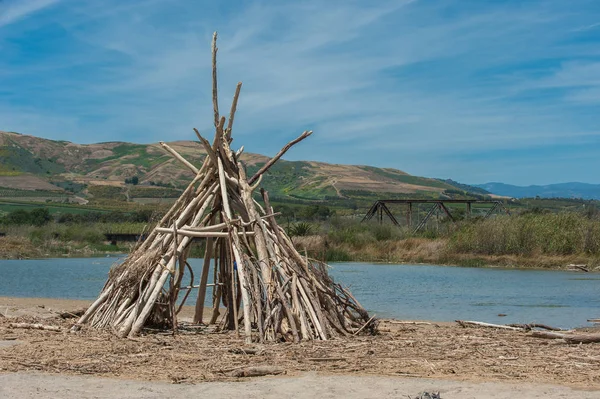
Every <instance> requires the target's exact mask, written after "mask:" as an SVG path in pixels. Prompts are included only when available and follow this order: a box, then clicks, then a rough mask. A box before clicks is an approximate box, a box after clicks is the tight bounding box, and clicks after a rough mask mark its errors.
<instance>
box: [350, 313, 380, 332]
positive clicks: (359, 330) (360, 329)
mask: <svg viewBox="0 0 600 399" xmlns="http://www.w3.org/2000/svg"><path fill="white" fill-rule="evenodd" d="M375 316H376V315H373V317H371V318H370V319H369V320H368V321H367V322H366V323H365V324H364V325H363V326H362V327H361V328H359V329H358V330H357V331H356V332H355V333H354V335H358V333H360V332H361V331H362V330H364V329H365V327H366V326H368V325H369V324H371V322H372V321H373V319H375Z"/></svg>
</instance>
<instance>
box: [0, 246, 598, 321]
mask: <svg viewBox="0 0 600 399" xmlns="http://www.w3.org/2000/svg"><path fill="white" fill-rule="evenodd" d="M122 260H123V258H122V257H121V258H115V257H110V258H82V259H38V260H2V261H0V296H15V297H43V298H65V299H88V300H92V299H95V298H96V297H97V295H98V293H99V291H100V289H101V288H102V286H103V285H104V282H105V280H106V277H107V272H108V270H109V268H110V267H111V266H112V265H113V264H115V262H119V261H122ZM190 261H191V262H190V263H191V265H192V267H193V269H195V274H196V276H199V274H200V273H199V269H200V263H201V260H199V259H191V260H190ZM330 273H331V275H332V276H333V277H334V278H335V280H336V281H337V282H340V283H342V285H344V286H348V287H349V288H350V290H351V291H352V293H353V295H354V296H355V297H356V298H357V299H358V300H359V301H360V302H361V304H362V305H363V306H364V307H365V308H367V309H368V310H369V311H370V312H372V313H374V314H377V316H379V317H393V318H399V319H410V320H434V321H452V320H456V319H463V320H478V321H485V322H490V323H501V324H505V323H532V322H537V323H545V324H549V325H553V326H557V327H562V328H571V327H577V326H586V325H589V323H587V322H586V320H587V319H591V318H598V317H600V274H598V273H577V272H563V271H547V270H522V269H497V268H493V269H492V268H489V269H486V268H460V267H448V266H432V265H389V264H369V263H351V262H345V263H335V264H333V265H332V268H331V271H330ZM184 283H185V284H187V282H185V281H184ZM208 294H209V295H208V296H210V290H209V292H208ZM191 296H192V297H193V295H191ZM188 304H193V301H191V302H188ZM499 314H504V315H506V316H499Z"/></svg>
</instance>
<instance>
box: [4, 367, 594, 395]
mask: <svg viewBox="0 0 600 399" xmlns="http://www.w3.org/2000/svg"><path fill="white" fill-rule="evenodd" d="M423 391H426V392H438V391H439V392H440V396H441V397H442V399H470V398H477V399H482V398H492V399H509V398H510V399H514V398H523V399H525V398H527V399H531V398H544V399H558V398H570V399H572V398H577V399H592V398H600V393H599V392H591V391H581V390H574V389H571V388H566V387H562V386H556V385H555V386H553V385H540V384H522V383H518V384H514V383H498V382H483V383H472V382H459V381H448V380H438V379H424V378H412V379H411V378H401V377H372V376H352V375H335V376H334V375H320V374H317V373H304V374H302V375H300V376H297V377H293V378H289V377H281V378H280V377H263V378H256V379H251V380H246V381H241V382H204V383H200V384H179V385H173V384H169V383H165V382H141V381H123V380H114V379H109V378H98V377H78V376H64V375H50V374H40V373H10V374H0V397H2V398H36V399H54V398H63V399H71V398H72V399H87V398H90V399H91V398H98V399H102V398H130V399H133V398H140V399H141V398H144V399H146V398H148V399H150V398H170V399H179V398H181V399H184V398H185V399H187V398H198V397H205V398H244V399H252V398H277V399H281V398H311V399H312V398H347V399H354V398H356V399H358V398H406V399H407V398H409V395H410V396H412V397H413V398H415V397H416V396H417V395H418V394H419V393H421V392H423Z"/></svg>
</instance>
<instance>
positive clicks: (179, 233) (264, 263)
mask: <svg viewBox="0 0 600 399" xmlns="http://www.w3.org/2000/svg"><path fill="white" fill-rule="evenodd" d="M216 40H217V34H216V32H215V34H214V35H213V41H212V78H213V85H212V88H213V95H212V100H213V111H214V126H215V135H214V139H213V142H212V144H211V143H210V142H209V141H208V140H207V139H206V138H204V137H203V136H202V135H201V134H200V132H199V131H198V130H197V129H195V128H194V132H195V133H196V136H197V137H198V139H199V140H200V143H201V144H202V146H203V147H204V150H205V151H206V157H205V158H204V162H203V164H202V166H201V167H200V168H198V167H197V166H195V165H193V164H192V163H191V162H190V161H188V160H186V159H185V158H184V157H183V156H182V155H181V154H179V153H178V152H177V151H175V150H174V149H173V148H171V147H170V146H169V145H167V144H166V143H164V142H160V145H161V146H162V147H163V148H164V149H165V150H166V151H167V152H168V153H170V154H171V155H172V156H173V157H174V158H175V159H177V160H178V161H179V162H181V163H182V164H183V165H185V166H186V167H187V168H188V169H190V170H191V171H192V172H193V173H194V175H195V177H194V178H193V180H192V181H191V183H190V184H189V185H188V187H187V188H186V189H185V191H184V192H183V194H182V195H181V197H180V198H179V199H178V200H177V201H176V202H175V203H174V204H173V206H172V207H171V209H170V210H169V211H168V212H167V213H166V214H165V215H164V217H163V218H162V219H161V220H160V222H159V223H158V224H157V225H156V227H154V229H153V230H152V232H151V233H150V234H149V235H148V237H147V238H146V239H145V240H144V241H143V242H141V243H140V244H139V245H138V246H137V247H136V248H135V249H134V250H133V251H132V252H131V254H130V255H129V256H128V257H127V258H126V259H125V261H124V262H123V263H122V264H120V265H118V266H116V267H115V268H113V269H112V270H111V271H110V273H109V276H108V280H107V282H106V284H105V286H104V288H103V290H102V292H101V293H100V295H99V297H98V299H97V300H96V301H95V302H94V303H93V304H92V305H91V306H90V307H89V308H88V310H87V311H86V312H85V314H84V315H83V316H82V317H81V318H80V319H79V321H78V323H77V324H76V325H75V326H74V329H77V328H79V327H80V326H81V325H82V324H84V323H89V324H90V325H91V326H93V327H96V328H111V329H113V330H115V331H117V332H118V334H119V335H120V336H123V337H125V336H134V335H137V334H139V333H140V332H141V331H142V329H143V328H144V327H146V326H150V325H154V326H162V327H165V328H171V329H173V330H176V329H177V326H178V323H177V314H178V313H179V311H180V310H181V309H182V307H183V305H184V304H185V302H186V300H187V299H188V298H189V295H190V293H191V290H192V289H195V288H197V289H198V293H197V299H196V308H195V315H194V322H195V323H197V324H200V323H206V324H217V325H218V326H220V328H222V329H229V330H234V331H236V332H237V333H239V332H240V329H242V331H243V334H244V336H245V339H246V341H247V342H253V341H259V342H265V341H280V340H283V341H293V342H298V341H300V340H311V339H321V340H327V339H329V338H332V337H336V336H351V335H355V334H358V333H360V332H363V333H364V332H367V331H368V332H374V331H375V328H376V323H375V321H374V318H372V317H369V315H368V313H367V312H366V311H365V309H364V308H363V307H362V306H361V305H360V304H359V303H358V302H357V301H356V299H355V298H354V297H353V296H352V294H351V293H350V292H349V291H347V290H346V289H345V288H343V287H342V286H341V285H339V284H336V283H335V282H334V281H333V280H332V279H331V277H330V276H329V275H328V273H327V267H326V265H325V264H323V263H322V262H319V261H316V260H310V259H308V258H307V257H305V256H302V255H301V254H300V253H298V251H297V250H296V249H295V248H294V245H293V244H292V241H291V239H290V238H289V237H288V235H287V234H286V232H285V230H284V229H283V228H281V227H280V226H279V225H278V224H277V221H276V219H275V216H276V214H275V213H274V211H273V208H272V207H271V204H270V202H269V196H268V193H267V192H266V191H265V190H264V189H261V190H260V197H261V198H262V200H263V205H261V204H260V203H258V202H257V201H256V199H255V194H258V193H255V192H256V190H257V188H258V186H259V185H260V182H261V179H262V177H263V175H264V173H265V172H266V171H267V170H269V168H270V167H271V166H273V164H274V163H275V162H277V160H278V159H279V158H281V156H283V154H285V152H286V151H287V150H289V149H290V148H291V147H292V146H293V145H295V144H296V143H298V142H300V141H302V140H304V139H305V138H307V137H308V136H310V135H311V134H312V132H311V131H305V132H304V133H302V134H301V135H300V136H299V137H298V138H296V139H295V140H292V141H291V142H289V143H288V144H287V145H285V146H284V147H283V148H282V149H281V150H280V151H279V152H278V153H277V154H276V155H275V156H274V157H273V158H272V159H270V160H269V161H268V162H267V163H266V164H265V165H264V166H263V167H261V168H260V169H259V170H258V171H257V172H256V173H255V174H254V175H253V176H250V177H248V176H246V172H245V168H244V166H243V165H242V164H241V162H240V161H239V156H240V155H241V152H242V151H243V147H242V148H240V149H239V150H238V151H237V152H234V151H233V150H232V149H231V148H230V143H231V142H232V136H231V132H232V128H233V121H234V118H235V112H236V109H237V102H238V98H239V94H240V90H241V86H242V84H241V83H238V84H237V87H236V91H235V95H234V97H233V102H232V105H231V110H230V113H229V118H225V117H224V116H221V115H220V114H219V105H218V93H217V46H216ZM226 122H227V124H226ZM198 238H200V239H201V240H203V242H204V249H205V251H204V259H203V266H202V271H201V274H200V277H199V281H198V282H197V285H194V284H195V283H196V281H194V273H193V269H192V267H191V266H190V264H189V263H188V261H187V259H188V255H189V251H190V244H191V243H192V240H194V239H198ZM211 273H212V276H213V283H212V284H210V285H209V284H208V280H209V275H210V274H211ZM186 274H189V278H190V283H189V285H187V286H184V285H182V282H183V281H184V278H185V276H186ZM209 286H210V287H212V305H213V306H212V314H211V316H210V318H208V319H207V318H206V317H205V315H204V312H205V308H204V304H205V301H206V294H207V289H208V287H209ZM223 308H225V312H224V314H223V315H221V310H222V309H223ZM241 325H243V328H241Z"/></svg>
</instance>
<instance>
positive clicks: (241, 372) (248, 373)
mask: <svg viewBox="0 0 600 399" xmlns="http://www.w3.org/2000/svg"><path fill="white" fill-rule="evenodd" d="M284 371H285V370H283V369H282V368H280V367H277V366H250V367H242V368H239V369H236V370H233V371H231V372H230V373H229V374H228V376H229V377H261V376H263V375H277V374H281V373H283V372H284Z"/></svg>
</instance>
